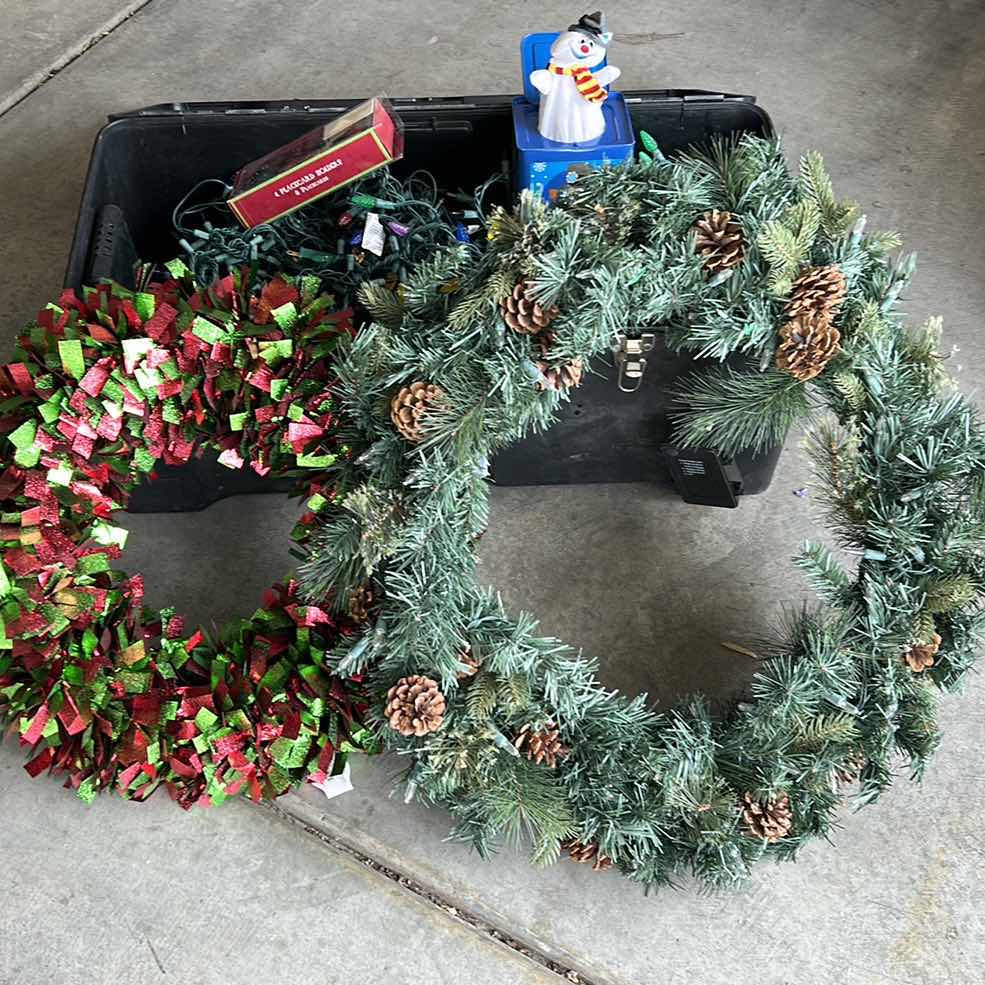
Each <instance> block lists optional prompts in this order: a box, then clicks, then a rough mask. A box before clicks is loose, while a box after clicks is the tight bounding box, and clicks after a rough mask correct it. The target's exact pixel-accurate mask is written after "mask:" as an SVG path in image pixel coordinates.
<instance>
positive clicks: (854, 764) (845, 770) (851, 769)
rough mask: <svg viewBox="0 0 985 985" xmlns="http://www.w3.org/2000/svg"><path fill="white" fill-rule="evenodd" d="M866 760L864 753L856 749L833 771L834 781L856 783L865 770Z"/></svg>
mask: <svg viewBox="0 0 985 985" xmlns="http://www.w3.org/2000/svg"><path fill="white" fill-rule="evenodd" d="M866 763H868V759H867V757H866V755H865V753H864V752H862V751H861V750H860V749H856V750H855V751H854V752H853V753H851V754H850V755H849V757H848V758H847V759H846V760H845V762H844V763H842V764H841V766H839V767H838V768H837V769H836V770H835V779H836V780H837V781H838V783H857V782H858V779H859V777H861V775H862V770H864V769H865V766H866Z"/></svg>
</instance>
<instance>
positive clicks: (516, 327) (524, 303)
mask: <svg viewBox="0 0 985 985" xmlns="http://www.w3.org/2000/svg"><path fill="white" fill-rule="evenodd" d="M532 286H533V281H530V280H521V281H517V283H516V286H515V287H514V288H513V293H512V294H510V295H509V297H506V298H503V300H502V301H500V303H499V307H500V310H501V311H502V313H503V321H505V322H506V324H507V325H509V326H510V328H512V329H513V331H514V332H519V333H520V334H521V335H536V334H537V333H538V332H542V331H543V330H544V329H545V328H547V326H548V325H550V323H551V322H552V321H554V319H555V318H557V316H558V313H559V312H558V309H557V307H556V306H554V307H550V308H544V307H542V306H541V305H540V304H538V303H537V302H536V301H535V300H534V299H533V297H532V296H531V293H530V291H531V288H532Z"/></svg>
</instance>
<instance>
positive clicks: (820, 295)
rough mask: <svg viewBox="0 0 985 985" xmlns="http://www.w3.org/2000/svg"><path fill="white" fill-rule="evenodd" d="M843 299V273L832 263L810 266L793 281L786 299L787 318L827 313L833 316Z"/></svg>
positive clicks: (829, 316) (830, 316)
mask: <svg viewBox="0 0 985 985" xmlns="http://www.w3.org/2000/svg"><path fill="white" fill-rule="evenodd" d="M844 300H845V275H844V274H843V273H842V272H841V269H840V268H839V267H837V266H835V265H834V264H829V265H828V266H826V267H811V268H810V269H809V270H807V271H805V272H804V273H802V274H801V275H800V276H799V277H798V278H797V279H796V280H795V281H794V282H793V288H792V289H791V291H790V300H789V301H787V307H786V309H785V310H786V315H787V318H790V319H794V318H797V317H798V316H801V315H810V314H818V315H827V316H828V318H829V319H831V318H834V316H835V315H836V314H837V313H838V309H839V308H840V307H841V303H842V301H844Z"/></svg>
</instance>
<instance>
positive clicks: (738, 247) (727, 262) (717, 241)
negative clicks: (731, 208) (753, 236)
mask: <svg viewBox="0 0 985 985" xmlns="http://www.w3.org/2000/svg"><path fill="white" fill-rule="evenodd" d="M694 230H695V232H696V233H697V238H696V240H695V244H694V249H695V252H696V253H698V254H699V255H700V257H701V263H702V265H703V266H704V268H705V270H707V271H708V273H709V274H717V273H721V272H722V271H723V270H728V269H729V268H730V267H735V266H737V265H738V264H740V263H742V260H743V258H744V257H745V252H746V245H745V239H744V238H743V235H742V226H740V225H739V223H738V222H736V221H735V219H733V218H732V213H731V212H719V211H718V209H713V210H712V211H711V212H706V213H705V214H704V215H703V216H701V217H700V218H699V219H698V220H697V222H695V224H694Z"/></svg>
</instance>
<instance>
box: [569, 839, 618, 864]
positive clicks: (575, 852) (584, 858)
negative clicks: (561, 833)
mask: <svg viewBox="0 0 985 985" xmlns="http://www.w3.org/2000/svg"><path fill="white" fill-rule="evenodd" d="M561 847H562V848H563V849H564V850H565V851H566V852H567V853H568V855H569V856H571V861H572V862H580V863H581V864H582V865H589V864H590V865H591V866H592V868H593V869H594V870H595V871H596V872H602V871H604V870H605V869H608V868H610V867H611V866H612V859H611V858H609V856H608V855H606V854H605V853H604V852H600V851H599V846H598V845H597V844H596V843H595V842H589V843H588V844H585V843H584V842H580V841H576V840H574V839H572V840H571V841H566V842H565V843H564V844H563V845H562V846H561Z"/></svg>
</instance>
